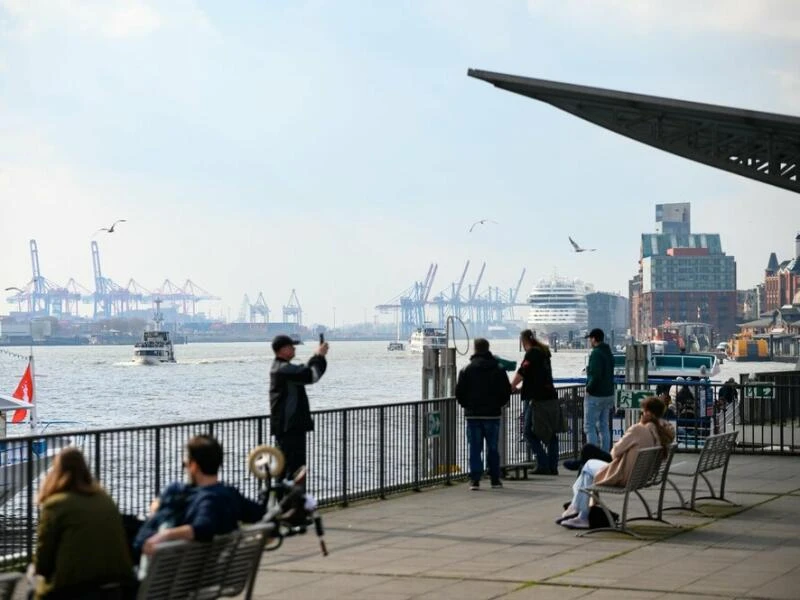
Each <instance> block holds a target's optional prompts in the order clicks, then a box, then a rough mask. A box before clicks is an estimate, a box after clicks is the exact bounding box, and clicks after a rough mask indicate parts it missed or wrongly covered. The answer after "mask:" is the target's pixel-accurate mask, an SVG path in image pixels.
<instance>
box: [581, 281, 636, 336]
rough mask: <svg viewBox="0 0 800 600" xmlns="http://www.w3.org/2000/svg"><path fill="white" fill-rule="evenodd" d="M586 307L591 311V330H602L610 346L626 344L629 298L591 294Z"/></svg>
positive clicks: (601, 293) (603, 293) (587, 297)
mask: <svg viewBox="0 0 800 600" xmlns="http://www.w3.org/2000/svg"><path fill="white" fill-rule="evenodd" d="M586 307H587V309H588V311H589V329H594V328H595V327H599V328H600V329H602V330H603V331H604V332H605V334H606V338H607V341H608V343H610V344H613V345H616V344H621V343H623V342H624V340H625V337H626V335H627V333H628V312H629V311H628V299H627V298H625V297H624V296H622V295H620V294H614V293H609V292H591V293H588V294H586Z"/></svg>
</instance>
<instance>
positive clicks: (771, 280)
mask: <svg viewBox="0 0 800 600" xmlns="http://www.w3.org/2000/svg"><path fill="white" fill-rule="evenodd" d="M798 292H800V233H798V234H797V235H796V236H795V238H794V257H793V258H791V259H789V260H784V261H783V262H780V263H779V262H778V256H777V255H776V254H775V253H774V252H773V253H772V254H770V255H769V261H768V263H767V268H766V269H765V270H764V296H765V299H764V306H763V309H762V311H761V314H764V313H772V312H773V311H775V310H777V309H779V308H781V307H783V306H791V305H792V303H793V302H794V298H795V296H796V295H797V293H798Z"/></svg>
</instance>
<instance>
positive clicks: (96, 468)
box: [94, 432, 100, 480]
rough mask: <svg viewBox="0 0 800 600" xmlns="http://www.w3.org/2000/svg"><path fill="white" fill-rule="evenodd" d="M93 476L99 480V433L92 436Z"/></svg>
mask: <svg viewBox="0 0 800 600" xmlns="http://www.w3.org/2000/svg"><path fill="white" fill-rule="evenodd" d="M94 476H95V479H98V480H99V479H100V433H99V432H98V433H95V434H94Z"/></svg>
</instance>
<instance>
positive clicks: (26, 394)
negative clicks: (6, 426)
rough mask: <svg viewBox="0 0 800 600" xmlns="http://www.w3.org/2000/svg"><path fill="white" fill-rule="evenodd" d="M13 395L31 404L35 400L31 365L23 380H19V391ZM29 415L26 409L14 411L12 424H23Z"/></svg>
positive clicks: (29, 364) (26, 370)
mask: <svg viewBox="0 0 800 600" xmlns="http://www.w3.org/2000/svg"><path fill="white" fill-rule="evenodd" d="M11 395H12V396H13V397H14V398H16V399H17V400H22V401H23V402H27V403H28V404H31V400H32V399H33V378H32V377H31V363H28V368H27V369H25V373H24V374H23V375H22V379H20V380H19V384H18V385H17V389H16V390H15V391H14V393H13V394H11ZM27 415H28V411H27V410H25V409H24V408H20V409H17V410H15V411H14V416H13V417H11V422H12V423H22V422H23V421H24V420H25V417H26V416H27Z"/></svg>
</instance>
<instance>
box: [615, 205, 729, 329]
mask: <svg viewBox="0 0 800 600" xmlns="http://www.w3.org/2000/svg"><path fill="white" fill-rule="evenodd" d="M659 208H660V209H661V210H660V212H659V211H657V213H656V219H657V227H658V226H659V222H660V224H661V229H662V230H663V232H662V233H643V234H642V242H641V248H640V254H639V272H638V273H637V274H636V276H634V278H633V279H632V280H631V281H630V284H629V291H630V294H631V329H632V334H633V336H634V337H635V338H636V339H639V340H647V339H651V338H653V337H654V336H655V329H656V328H657V327H659V326H661V325H663V324H664V323H666V322H676V321H680V322H685V321H691V322H701V323H708V324H709V325H711V327H712V329H713V332H714V334H715V336H716V337H717V339H724V338H726V337H727V336H729V335H730V334H732V333H733V332H734V331H735V330H736V313H737V294H736V261H735V260H734V257H733V256H728V255H727V254H725V252H723V250H722V241H721V239H720V235H719V234H718V233H691V222H690V220H689V205H688V204H686V203H681V204H677V205H671V204H663V205H659ZM659 216H660V218H661V220H660V221H658V219H659Z"/></svg>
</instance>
